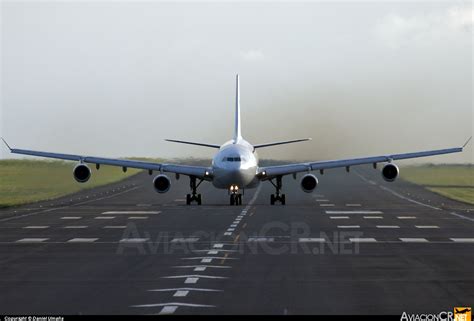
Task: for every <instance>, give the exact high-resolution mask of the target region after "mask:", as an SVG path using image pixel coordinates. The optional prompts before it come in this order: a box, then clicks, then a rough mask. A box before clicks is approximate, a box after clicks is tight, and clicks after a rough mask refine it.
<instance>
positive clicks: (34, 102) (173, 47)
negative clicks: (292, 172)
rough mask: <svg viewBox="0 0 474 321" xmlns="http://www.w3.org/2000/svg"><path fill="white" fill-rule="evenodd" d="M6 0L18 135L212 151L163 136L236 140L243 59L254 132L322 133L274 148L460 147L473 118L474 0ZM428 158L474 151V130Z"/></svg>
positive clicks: (4, 122)
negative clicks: (173, 0)
mask: <svg viewBox="0 0 474 321" xmlns="http://www.w3.org/2000/svg"><path fill="white" fill-rule="evenodd" d="M0 6H1V7H0V8H1V72H0V74H1V108H0V117H1V119H0V135H1V136H3V137H5V138H6V139H7V141H8V142H9V143H10V145H12V146H15V147H18V148H25V149H34V150H45V151H53V152H62V153H73V154H85V155H94V156H104V157H132V156H136V157H159V158H185V157H196V158H211V157H212V155H213V154H214V153H215V151H216V150H215V149H209V148H203V147H194V146H189V145H181V144H174V143H168V142H165V141H164V139H165V138H175V139H184V140H192V141H198V142H207V143H214V144H222V143H224V142H225V141H227V140H229V139H230V138H231V136H232V132H233V116H234V101H235V74H237V73H238V74H239V75H240V81H241V106H242V122H243V124H242V134H243V136H244V137H245V138H246V139H247V140H248V141H250V142H251V143H254V144H258V143H264V142H271V141H277V140H286V139H293V138H304V137H311V138H312V139H313V140H312V141H311V142H305V143H298V144H294V145H288V146H278V147H273V148H266V149H262V150H259V155H260V157H261V158H265V159H269V158H273V159H279V160H311V159H314V160H321V159H336V158H348V157H359V156H371V155H380V154H388V153H399V152H412V151H418V150H428V149H438V148H447V147H457V146H460V145H462V144H463V143H464V142H465V140H466V139H467V138H468V137H469V136H471V135H472V133H473V103H472V102H473V82H472V74H473V71H474V69H473V63H472V41H473V33H472V31H473V16H472V13H473V8H472V4H471V3H470V2H467V1H459V2H458V1H444V2H406V1H404V2H398V3H397V2H351V3H343V2H330V3H326V2H313V3H292V2H291V3H284V2H275V3H272V2H261V3H249V2H241V3H238V2H237V3H198V2H192V3H183V2H177V3H165V2H140V3H133V2H132V3H129V2H109V1H107V2H102V3H100V2H95V3H89V2H82V1H79V2H73V1H69V2H46V1H42V2H36V1H32V2H15V1H3V2H1V5H0ZM11 157H15V156H14V155H13V156H12V155H10V154H9V153H8V151H7V149H6V148H4V147H3V146H2V147H1V148H0V158H2V159H3V158H11ZM420 161H421V162H424V163H473V148H472V143H471V146H469V147H468V148H467V149H466V150H465V152H464V153H462V154H453V155H447V156H437V157H430V158H423V159H420V160H418V162H420ZM399 163H400V165H403V164H408V163H410V161H400V162H399ZM402 163H403V164H402Z"/></svg>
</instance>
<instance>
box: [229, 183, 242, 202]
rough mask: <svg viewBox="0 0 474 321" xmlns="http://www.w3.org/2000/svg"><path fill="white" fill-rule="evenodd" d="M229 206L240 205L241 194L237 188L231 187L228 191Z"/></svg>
mask: <svg viewBox="0 0 474 321" xmlns="http://www.w3.org/2000/svg"><path fill="white" fill-rule="evenodd" d="M229 193H230V205H242V194H240V193H239V187H238V186H237V185H235V186H234V185H232V186H231V187H230V190H229Z"/></svg>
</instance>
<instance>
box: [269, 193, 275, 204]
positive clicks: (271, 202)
mask: <svg viewBox="0 0 474 321" xmlns="http://www.w3.org/2000/svg"><path fill="white" fill-rule="evenodd" d="M270 204H271V205H275V195H274V194H272V195H270Z"/></svg>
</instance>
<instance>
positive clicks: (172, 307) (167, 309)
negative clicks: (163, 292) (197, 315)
mask: <svg viewBox="0 0 474 321" xmlns="http://www.w3.org/2000/svg"><path fill="white" fill-rule="evenodd" d="M177 309H178V307H177V306H176V305H165V306H164V307H163V309H161V311H160V313H159V314H173V313H175V312H176V310H177Z"/></svg>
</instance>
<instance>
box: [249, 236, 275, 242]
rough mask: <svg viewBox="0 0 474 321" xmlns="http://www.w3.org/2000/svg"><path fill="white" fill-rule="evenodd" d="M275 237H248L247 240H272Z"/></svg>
mask: <svg viewBox="0 0 474 321" xmlns="http://www.w3.org/2000/svg"><path fill="white" fill-rule="evenodd" d="M273 241H275V238H273V237H249V238H248V240H247V242H273Z"/></svg>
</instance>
